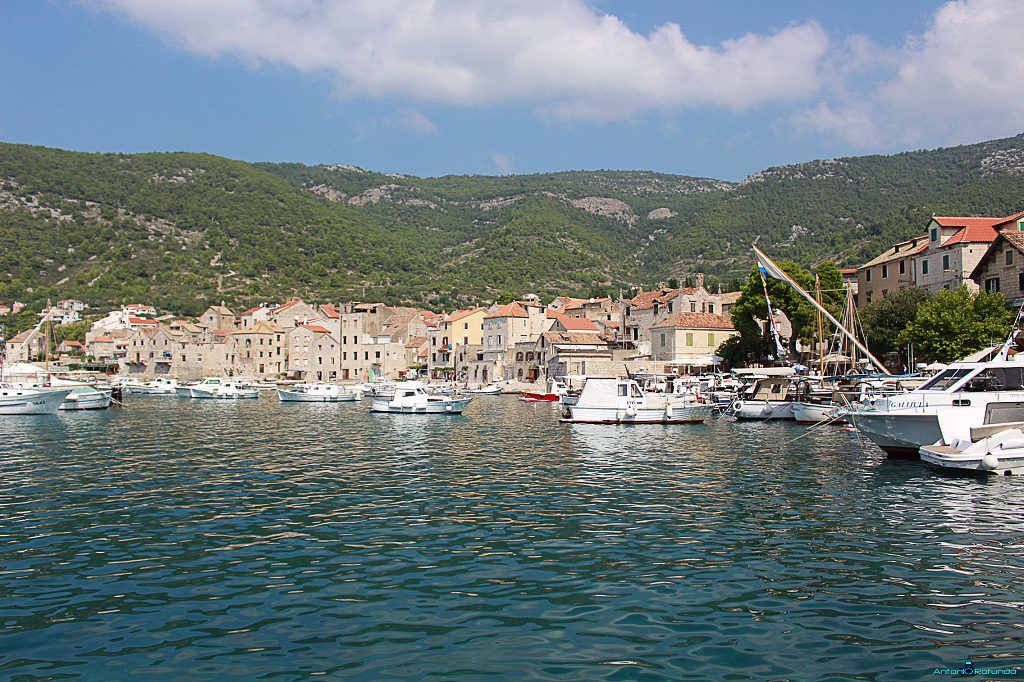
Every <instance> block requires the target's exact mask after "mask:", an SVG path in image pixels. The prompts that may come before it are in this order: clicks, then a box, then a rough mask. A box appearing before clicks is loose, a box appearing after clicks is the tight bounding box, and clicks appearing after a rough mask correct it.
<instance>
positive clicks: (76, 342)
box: [64, 341, 82, 347]
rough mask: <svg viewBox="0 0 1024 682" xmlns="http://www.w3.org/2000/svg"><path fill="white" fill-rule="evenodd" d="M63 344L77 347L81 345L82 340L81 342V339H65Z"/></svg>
mask: <svg viewBox="0 0 1024 682" xmlns="http://www.w3.org/2000/svg"><path fill="white" fill-rule="evenodd" d="M64 345H65V346H73V347H78V346H81V345H82V342H81V341H65V342H64Z"/></svg>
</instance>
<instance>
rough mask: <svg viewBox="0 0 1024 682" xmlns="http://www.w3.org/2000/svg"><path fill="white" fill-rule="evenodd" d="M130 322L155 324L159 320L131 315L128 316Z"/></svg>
mask: <svg viewBox="0 0 1024 682" xmlns="http://www.w3.org/2000/svg"><path fill="white" fill-rule="evenodd" d="M128 324H144V325H153V324H157V321H156V320H147V319H144V318H141V317H129V318H128Z"/></svg>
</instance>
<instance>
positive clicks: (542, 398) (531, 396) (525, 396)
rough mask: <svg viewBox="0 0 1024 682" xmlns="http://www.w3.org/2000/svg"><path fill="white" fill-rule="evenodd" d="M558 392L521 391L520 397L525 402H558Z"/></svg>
mask: <svg viewBox="0 0 1024 682" xmlns="http://www.w3.org/2000/svg"><path fill="white" fill-rule="evenodd" d="M558 397H559V396H558V394H557V393H520V394H519V399H520V400H522V401H523V402H524V403H554V402H558Z"/></svg>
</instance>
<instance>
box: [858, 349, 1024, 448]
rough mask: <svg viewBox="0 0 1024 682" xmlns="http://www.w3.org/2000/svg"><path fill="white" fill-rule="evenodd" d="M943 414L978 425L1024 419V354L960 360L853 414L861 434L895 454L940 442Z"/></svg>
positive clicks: (861, 407)
mask: <svg viewBox="0 0 1024 682" xmlns="http://www.w3.org/2000/svg"><path fill="white" fill-rule="evenodd" d="M940 417H943V418H947V419H954V420H957V421H960V422H962V423H965V424H970V425H974V426H983V425H986V424H997V423H1005V422H1017V421H1024V354H1018V355H1013V356H1009V357H1006V355H1005V354H1004V355H1003V356H1002V359H997V360H991V361H989V362H954V363H952V364H950V365H949V366H948V367H947V368H946V369H945V370H944V371H942V372H940V373H939V374H937V375H936V376H935V377H933V378H932V379H931V381H929V382H928V383H926V384H924V385H923V386H921V387H920V388H918V389H915V390H913V391H911V392H909V393H903V394H901V395H896V396H891V397H887V398H879V399H878V400H876V401H875V402H874V404H873V405H872V406H870V407H865V406H863V405H858V406H856V407H855V409H854V410H852V411H851V412H850V419H851V421H853V422H854V424H855V426H856V427H857V430H858V431H860V433H862V434H864V435H865V436H867V437H868V438H870V439H871V440H872V441H874V443H875V444H876V445H878V447H880V448H882V449H883V450H885V451H886V452H887V453H889V454H894V455H913V456H916V455H917V454H918V448H920V447H921V446H922V445H931V444H933V443H938V442H940V441H941V440H942V435H943V434H942V429H941V426H940Z"/></svg>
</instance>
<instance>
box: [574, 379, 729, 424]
mask: <svg viewBox="0 0 1024 682" xmlns="http://www.w3.org/2000/svg"><path fill="white" fill-rule="evenodd" d="M563 404H564V403H563ZM565 408H566V416H565V417H564V418H563V419H562V421H563V422H572V423H584V424H685V423H695V422H702V421H704V420H705V419H707V418H708V417H709V416H711V412H712V409H713V408H712V406H711V405H710V404H709V403H704V402H701V401H699V400H698V399H697V398H696V397H695V396H693V395H692V394H688V395H673V394H671V393H644V391H643V390H642V389H641V388H640V384H638V383H637V382H636V381H635V380H634V379H617V378H613V377H590V378H588V379H587V381H586V383H584V384H583V390H582V391H581V392H580V396H579V399H578V400H577V401H576V403H575V404H571V405H570V404H565Z"/></svg>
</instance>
